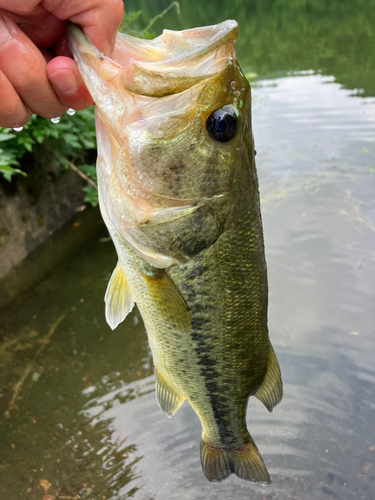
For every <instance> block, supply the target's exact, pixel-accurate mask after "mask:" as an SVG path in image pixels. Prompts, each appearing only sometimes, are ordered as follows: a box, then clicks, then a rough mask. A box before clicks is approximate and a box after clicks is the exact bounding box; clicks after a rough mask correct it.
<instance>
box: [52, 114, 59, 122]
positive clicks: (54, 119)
mask: <svg viewBox="0 0 375 500" xmlns="http://www.w3.org/2000/svg"><path fill="white" fill-rule="evenodd" d="M59 121H60V117H59V116H57V117H56V118H51V122H52V123H59Z"/></svg>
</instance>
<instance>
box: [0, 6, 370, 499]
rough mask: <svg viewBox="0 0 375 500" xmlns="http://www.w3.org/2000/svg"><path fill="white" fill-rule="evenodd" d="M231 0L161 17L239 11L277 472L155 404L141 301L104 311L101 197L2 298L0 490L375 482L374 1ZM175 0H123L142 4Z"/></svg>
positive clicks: (165, 495)
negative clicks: (214, 466) (248, 83)
mask: <svg viewBox="0 0 375 500" xmlns="http://www.w3.org/2000/svg"><path fill="white" fill-rule="evenodd" d="M229 3H230V5H229V6H228V5H227V4H226V3H224V2H221V1H215V0H212V1H211V2H210V3H209V4H208V5H207V6H206V4H203V2H198V1H197V0H194V1H193V2H191V1H190V2H188V1H187V0H186V1H183V2H180V4H181V16H180V17H178V16H177V15H176V14H175V13H174V12H172V11H170V12H169V14H168V15H167V16H166V17H165V18H164V19H163V20H159V21H158V22H157V23H156V24H155V25H154V28H155V31H156V30H159V32H160V30H161V29H162V27H163V26H166V27H169V28H172V27H174V28H175V29H180V28H184V27H191V26H193V25H203V24H212V23H215V22H218V21H220V20H223V19H225V18H227V17H228V18H230V17H231V18H235V19H237V20H238V21H239V22H240V26H241V32H240V40H239V43H238V48H239V59H240V62H241V64H242V66H243V69H244V71H245V72H246V73H248V74H251V75H250V77H251V79H252V87H253V127H254V136H255V141H256V149H257V151H258V154H257V166H258V173H259V180H260V190H261V198H262V213H263V223H264V232H265V244H266V255H267V263H268V270H269V288H270V304H269V327H270V335H271V339H272V341H273V345H274V347H275V350H276V352H277V355H278V358H279V361H280V365H281V369H282V374H283V380H284V386H285V395H284V399H283V401H282V402H281V404H280V405H279V406H277V407H276V408H275V410H274V412H273V413H272V414H269V413H268V412H267V411H266V410H265V408H264V407H263V406H262V405H261V403H260V402H259V401H257V400H255V399H254V398H251V400H250V402H249V408H248V415H247V420H248V425H249V428H250V430H251V434H252V436H253V437H254V440H255V441H256V443H257V445H258V447H259V449H260V451H261V453H262V455H263V458H264V460H265V462H266V465H267V467H268V470H269V472H270V474H271V477H272V480H273V483H272V485H270V486H259V485H254V484H251V483H246V482H245V481H241V480H239V479H237V478H236V477H230V478H229V479H227V480H226V481H224V482H222V483H219V484H215V485H212V484H210V483H208V482H207V481H206V479H205V478H204V477H203V475H202V472H201V466H200V459H199V443H200V424H199V421H198V419H197V417H196V416H195V414H194V413H193V411H192V410H191V408H190V407H189V405H188V404H187V403H185V404H184V405H183V407H182V408H181V409H180V410H179V411H178V412H177V413H176V415H175V417H174V418H173V419H167V418H166V417H165V416H164V415H163V414H162V413H161V411H160V410H159V408H158V406H157V403H156V400H155V392H154V378H153V368H152V360H151V355H150V351H149V348H148V344H147V337H146V333H145V329H144V326H143V324H142V321H141V318H140V316H139V313H138V312H137V310H134V311H133V312H132V313H131V314H130V316H129V317H128V318H127V319H126V321H125V322H124V323H123V324H122V325H121V326H119V327H118V328H117V329H116V330H115V331H114V332H111V331H110V329H109V327H108V326H107V325H106V322H105V318H104V305H103V297H104V293H105V289H106V284H107V282H108V279H109V277H110V274H111V272H112V270H113V268H114V266H115V264H116V255H115V252H114V250H113V246H112V243H111V242H110V241H108V240H107V238H106V236H107V233H106V230H105V227H104V225H103V224H102V223H100V216H99V214H98V213H96V212H93V215H92V216H91V219H89V222H87V220H86V222H85V220H82V222H81V224H88V223H90V224H93V229H92V231H91V234H90V235H89V236H86V237H85V239H83V238H82V240H81V241H80V240H79V239H78V240H77V237H76V234H77V231H78V230H79V228H77V227H76V226H77V224H75V225H74V226H73V224H70V225H69V226H68V228H67V229H65V230H64V231H63V232H62V233H61V234H60V235H57V237H56V238H55V239H54V242H53V244H51V245H48V246H47V247H46V248H45V250H44V253H42V255H41V257H40V260H39V261H38V262H39V264H35V262H33V263H32V264H30V266H35V265H40V266H41V269H46V267H45V266H44V267H43V262H44V261H45V260H48V261H50V260H51V257H52V258H53V257H54V255H55V254H56V256H57V255H58V256H59V257H58V260H57V261H56V264H55V265H54V266H53V267H52V268H51V269H50V270H49V271H48V272H45V273H44V275H42V274H41V275H40V276H39V278H38V279H37V280H35V279H34V280H33V282H32V283H31V284H30V286H29V289H28V290H27V291H26V292H25V293H23V294H22V295H19V296H18V297H16V298H15V299H13V300H12V301H11V302H10V303H8V304H7V306H6V307H5V308H3V309H2V311H1V314H0V370H1V371H0V436H1V439H0V498H1V499H4V500H5V499H6V500H14V499H17V498H22V499H27V500H34V499H35V500H40V499H41V498H42V497H43V495H45V494H48V495H52V497H51V499H52V498H53V497H56V498H57V499H63V498H65V499H77V500H78V499H79V498H82V499H90V500H99V499H107V500H109V499H110V500H122V499H128V498H133V499H135V500H151V499H155V500H162V499H167V500H177V499H187V500H199V499H206V500H208V499H216V498H218V499H229V500H232V499H233V500H234V499H236V500H237V499H238V500H245V499H246V500H248V499H251V500H265V499H267V500H274V499H275V500H276V499H281V500H287V499H294V500H322V499H329V498H333V499H341V500H352V499H353V500H354V499H355V500H373V499H374V498H375V335H374V324H375V307H374V297H375V198H374V193H375V83H374V82H375V72H374V67H375V64H374V56H373V54H372V64H371V54H370V47H369V46H368V44H369V43H370V42H371V40H372V41H374V40H373V37H374V34H373V33H372V31H371V29H370V28H369V27H370V26H374V23H375V18H374V17H375V15H374V12H375V9H374V6H375V5H374V2H372V1H367V2H362V1H353V0H351V1H350V2H349V1H347V2H345V1H341V2H339V1H337V2H336V1H332V2H330V6H329V8H328V7H327V6H325V4H326V3H327V2H324V1H323V0H322V1H318V0H316V1H310V2H307V1H302V0H298V1H290V2H282V1H274V2H271V1H265V0H263V3H262V2H260V1H246V2H245V1H241V2H240V1H236V0H231V2H229ZM167 5H168V2H161V1H159V2H156V1H153V2H151V1H150V0H148V1H146V0H144V1H140V2H135V1H134V2H129V8H133V9H136V8H142V9H143V10H144V16H145V19H149V18H150V17H152V16H153V15H155V14H156V13H158V12H160V11H161V10H162V9H163V8H164V7H166V6H167ZM189 5H190V7H189ZM206 7H207V8H206ZM267 9H268V10H267ZM335 9H336V10H335ZM371 37H372V38H371ZM372 47H374V44H373V43H372ZM255 74H256V75H257V76H255ZM93 221H94V222H93ZM70 240H72V241H74V245H73V244H72V245H71V249H70V251H69V252H68V253H66V255H65V257H61V255H60V254H59V252H58V249H59V248H60V247H61V245H66V242H67V241H68V242H69V241H70ZM56 259H57V257H56ZM22 272H23V273H26V274H27V272H28V271H27V269H26V270H25V269H23V270H22ZM31 274H32V275H33V276H35V269H33V272H32V273H31ZM1 286H4V287H7V283H6V282H5V283H2V284H1ZM49 483H50V485H49ZM47 499H48V497H46V499H45V500H47Z"/></svg>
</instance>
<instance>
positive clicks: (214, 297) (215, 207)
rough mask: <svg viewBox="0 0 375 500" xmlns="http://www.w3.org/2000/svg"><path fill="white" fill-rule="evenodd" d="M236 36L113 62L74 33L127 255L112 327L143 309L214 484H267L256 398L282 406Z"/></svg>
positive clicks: (165, 400)
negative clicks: (251, 401) (252, 425)
mask: <svg viewBox="0 0 375 500" xmlns="http://www.w3.org/2000/svg"><path fill="white" fill-rule="evenodd" d="M237 31H238V26H237V23H236V22H235V21H225V22H223V23H221V24H219V25H216V26H209V27H205V28H197V29H191V30H185V31H182V32H174V31H168V30H165V31H164V32H163V34H162V35H161V36H160V37H158V38H156V39H155V40H139V39H136V38H133V37H130V36H127V35H121V34H119V35H118V37H117V43H116V49H115V52H114V54H113V59H109V58H106V57H105V56H103V54H101V53H100V52H99V51H98V50H97V49H96V48H95V47H93V45H92V44H91V43H90V42H89V41H88V40H87V39H85V37H84V36H83V35H82V33H81V32H80V30H79V29H78V28H76V27H74V26H71V27H70V38H71V45H72V50H73V53H74V56H75V58H76V61H77V63H78V66H79V69H80V71H81V74H82V76H83V78H84V80H85V82H86V85H87V87H88V89H89V90H90V92H91V94H92V96H93V99H94V101H95V104H96V106H97V135H98V165H97V167H98V186H99V201H100V208H101V212H102V215H103V218H104V220H105V223H106V225H107V227H108V229H109V232H110V234H111V236H112V239H113V241H114V244H115V246H116V250H117V254H118V259H119V261H118V264H117V267H116V269H115V271H114V272H113V275H112V277H111V280H110V282H109V284H108V288H107V292H106V297H105V300H106V317H107V321H108V323H109V324H110V326H111V327H112V328H115V327H116V326H117V325H118V324H119V323H120V322H121V321H123V320H124V318H125V317H126V315H127V314H128V313H129V312H130V311H131V309H132V308H133V305H134V303H136V304H137V306H138V308H139V311H140V313H141V315H142V318H143V320H144V323H145V326H146V330H147V333H148V338H149V343H150V347H151V351H152V355H153V359H154V364H155V376H156V396H157V400H158V403H159V405H160V407H161V409H162V410H163V411H164V412H165V413H166V414H167V415H168V416H172V415H173V414H174V413H175V412H176V411H177V410H178V408H179V407H180V406H181V405H182V403H183V402H184V400H185V399H186V400H187V401H188V402H189V404H190V405H191V406H192V408H193V409H194V411H195V413H196V414H197V415H198V417H199V419H200V422H201V424H202V441H201V462H202V468H203V472H204V474H205V475H206V477H207V479H209V480H210V481H212V482H214V481H220V480H222V479H224V478H226V477H227V476H228V475H230V474H231V473H234V474H236V475H237V476H238V477H240V478H243V479H246V480H249V481H259V482H265V483H268V482H270V478H269V475H268V472H267V469H266V467H265V465H264V463H263V460H262V458H261V456H260V454H259V451H258V449H257V447H256V445H255V443H254V441H253V440H252V438H251V436H250V434H249V432H248V430H247V427H246V407H247V401H248V398H249V396H251V395H254V396H255V397H257V398H258V399H260V400H261V401H262V402H263V403H264V405H265V406H266V407H267V408H268V410H269V411H271V410H272V408H273V407H274V406H275V405H276V404H278V403H279V402H280V400H281V398H282V382H281V375H280V369H279V365H278V362H277V359H276V356H275V353H274V350H273V348H272V346H271V343H270V340H269V337H268V327H267V295H268V290H267V270H266V262H265V256H264V243H263V231H262V221H261V214H260V206H259V191H258V180H257V175H256V168H255V160H254V155H255V152H254V144H253V138H252V133H251V95H250V87H249V84H248V82H247V80H246V78H245V77H244V76H243V74H242V72H241V69H240V67H239V65H238V62H237V59H236V54H235V50H234V42H235V40H236V37H237Z"/></svg>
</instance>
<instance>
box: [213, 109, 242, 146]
mask: <svg viewBox="0 0 375 500" xmlns="http://www.w3.org/2000/svg"><path fill="white" fill-rule="evenodd" d="M206 128H207V132H208V133H209V135H210V137H212V139H214V140H215V141H218V142H228V141H230V140H231V139H232V137H234V136H235V134H236V130H237V116H236V114H235V109H234V107H233V106H224V107H223V108H221V109H217V110H216V111H214V112H213V113H211V114H210V116H209V117H208V118H207V122H206Z"/></svg>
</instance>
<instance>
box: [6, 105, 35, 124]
mask: <svg viewBox="0 0 375 500" xmlns="http://www.w3.org/2000/svg"><path fill="white" fill-rule="evenodd" d="M30 118H31V111H29V110H28V109H27V108H25V107H24V106H23V105H18V106H17V105H14V106H9V107H8V108H7V109H4V108H2V109H1V114H0V126H1V127H3V128H15V127H23V126H24V125H25V124H26V123H27V122H28V121H29V120H30Z"/></svg>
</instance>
